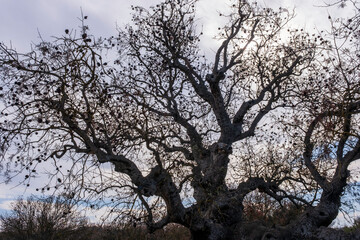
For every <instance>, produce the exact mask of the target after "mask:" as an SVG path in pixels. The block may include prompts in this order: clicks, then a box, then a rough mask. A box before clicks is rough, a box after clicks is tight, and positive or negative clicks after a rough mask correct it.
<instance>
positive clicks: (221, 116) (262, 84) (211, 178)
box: [0, 0, 360, 239]
mask: <svg viewBox="0 0 360 240" xmlns="http://www.w3.org/2000/svg"><path fill="white" fill-rule="evenodd" d="M196 2H197V1H196V0H178V1H169V0H166V1H164V2H163V3H160V4H158V5H156V6H153V7H151V8H150V9H144V8H142V7H133V11H134V13H133V18H132V23H131V24H130V25H127V26H126V27H125V28H123V29H119V30H118V35H117V36H114V37H110V38H96V37H95V36H93V35H91V32H90V31H89V28H88V26H87V25H86V18H87V17H86V16H84V17H83V18H82V28H81V29H80V33H78V32H76V31H75V30H68V29H66V30H65V32H64V34H63V35H62V36H60V37H57V38H56V39H55V40H54V41H53V42H46V41H43V42H40V43H39V44H37V45H34V46H33V49H32V51H31V52H29V53H25V54H23V53H19V52H17V51H16V50H15V49H13V48H10V47H8V46H6V45H5V44H1V45H0V63H1V65H0V66H1V67H0V78H1V83H0V86H1V87H0V90H1V100H2V105H1V108H2V109H1V116H0V120H1V131H0V136H1V140H0V144H1V153H2V155H1V156H2V164H3V165H2V167H3V172H4V173H5V174H7V176H8V177H9V178H11V176H13V175H14V174H24V183H25V184H30V183H31V180H32V178H33V177H34V176H36V175H37V174H39V173H38V169H40V168H41V166H45V167H46V168H47V169H48V170H49V172H48V175H49V177H50V178H49V182H48V183H46V184H44V188H43V189H42V190H43V191H46V190H49V189H54V188H60V187H62V188H65V189H67V190H68V191H69V194H71V195H72V197H74V198H79V199H82V200H84V201H88V203H89V205H90V207H92V208H97V207H101V206H103V205H106V206H108V207H110V208H111V210H110V211H111V212H112V213H113V214H115V216H117V217H118V218H119V219H122V218H125V219H127V220H129V221H130V220H131V221H137V222H142V223H146V225H147V226H148V228H149V230H150V231H155V230H156V229H159V228H162V227H164V226H165V225H167V224H169V223H178V224H181V225H183V226H185V227H187V228H189V230H190V231H191V234H192V237H193V239H270V238H272V237H276V238H277V239H306V238H311V237H314V238H315V237H318V238H319V239H321V236H323V234H324V232H326V230H327V229H326V227H327V226H329V225H330V224H331V222H332V221H333V220H334V219H335V218H336V216H337V214H338V212H339V209H340V207H341V200H342V199H341V197H342V195H343V193H344V191H345V190H346V189H347V188H348V187H349V186H350V185H349V184H351V182H350V180H351V179H350V178H351V176H350V171H349V166H350V164H352V163H353V162H355V161H356V160H358V159H359V158H360V141H359V137H360V125H359V123H360V121H359V120H360V119H359V113H360V82H359V67H360V64H359V62H360V61H359V60H360V52H359V50H360V49H359V36H360V34H359V28H358V26H359V17H358V16H359V14H358V13H359V10H358V8H356V6H357V5H356V3H354V7H355V8H356V13H357V14H356V15H355V16H354V17H352V18H350V19H348V20H343V21H341V20H336V19H331V17H329V21H330V22H331V23H332V29H331V31H330V32H319V33H314V34H313V33H309V32H307V31H306V30H304V29H292V28H291V27H290V26H289V24H288V23H289V22H290V21H291V19H292V18H293V16H294V15H293V13H291V11H289V10H287V9H282V8H280V9H279V10H273V9H271V8H262V7H261V6H258V5H257V4H256V3H250V2H247V1H243V0H239V1H236V2H234V4H233V5H232V11H231V13H229V14H228V15H224V17H225V18H226V19H227V20H228V23H227V24H226V25H225V26H224V27H223V28H221V29H219V30H220V31H219V32H220V33H219V35H218V36H217V39H218V40H219V47H218V49H217V50H216V51H215V53H214V54H213V55H214V56H213V58H209V57H208V55H209V54H206V53H205V50H203V49H201V48H200V46H201V44H200V42H201V41H202V32H201V30H200V31H199V29H200V28H199V26H197V21H196V16H195V13H196V8H195V7H196V6H195V5H196ZM51 165H52V166H54V167H53V168H51V167H49V166H51ZM50 169H53V171H50ZM40 190H41V189H40ZM253 197H260V198H262V199H265V198H267V199H270V201H271V202H272V203H273V204H274V209H275V208H282V207H283V206H286V207H289V206H291V208H297V209H299V211H297V214H296V216H295V217H294V218H293V219H292V221H290V222H287V223H282V225H281V226H280V225H276V226H273V227H269V226H266V225H260V224H255V223H254V222H252V221H251V219H249V218H247V216H246V214H247V213H249V212H248V211H246V209H247V208H246V207H247V205H246V203H247V202H248V201H249V199H251V198H253ZM95 199H96V200H95ZM254 224H255V225H254Z"/></svg>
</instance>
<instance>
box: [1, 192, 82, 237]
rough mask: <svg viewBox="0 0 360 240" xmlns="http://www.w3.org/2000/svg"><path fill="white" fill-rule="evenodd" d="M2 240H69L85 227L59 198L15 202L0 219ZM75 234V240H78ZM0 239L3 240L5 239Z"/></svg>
mask: <svg viewBox="0 0 360 240" xmlns="http://www.w3.org/2000/svg"><path fill="white" fill-rule="evenodd" d="M0 221H1V227H2V232H3V233H5V234H6V235H5V236H6V238H5V239H9V240H11V239H16V240H20V239H44V240H45V239H54V240H55V239H69V237H71V236H75V235H74V233H75V230H77V229H79V228H80V227H83V226H85V224H86V222H87V221H86V219H85V218H84V217H82V216H81V215H79V213H78V212H77V211H75V210H74V205H73V204H71V203H70V202H69V201H68V200H64V199H61V198H60V197H56V198H55V197H47V198H43V199H35V198H34V197H29V198H28V199H27V200H23V199H21V198H20V199H18V200H17V201H16V202H14V203H13V205H12V210H11V213H10V214H9V215H1V216H0ZM79 235H80V234H79V232H76V237H77V239H81V237H80V236H79ZM5 236H4V237H5Z"/></svg>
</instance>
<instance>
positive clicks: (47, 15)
mask: <svg viewBox="0 0 360 240" xmlns="http://www.w3.org/2000/svg"><path fill="white" fill-rule="evenodd" d="M329 1H330V0H329ZM157 2H160V1H157V0H102V1H99V0H0V6H1V7H0V41H1V42H3V43H5V44H7V45H10V44H12V46H13V47H15V48H16V49H17V50H19V51H23V52H26V51H29V50H30V45H31V43H37V42H39V33H40V34H41V36H42V37H43V38H44V39H46V40H49V39H51V36H59V35H62V34H64V30H65V29H76V28H77V27H78V26H79V24H80V22H79V21H78V19H77V18H78V17H79V16H81V9H82V12H83V13H84V15H88V16H89V18H88V24H89V26H90V30H91V32H92V33H93V34H94V35H95V36H103V37H108V36H111V35H114V34H116V26H119V27H122V26H124V25H125V24H126V23H128V22H129V21H130V18H131V16H130V12H131V10H130V9H131V5H142V6H145V7H146V6H149V5H152V4H154V3H155V4H156V3H157ZM259 3H260V4H263V5H265V6H266V7H274V8H278V7H280V6H281V7H285V8H289V9H294V8H295V11H296V13H297V17H296V19H295V20H294V22H293V24H294V25H298V26H300V27H305V28H307V29H309V30H312V29H314V28H315V26H316V27H317V28H318V29H322V28H327V27H329V22H328V15H329V14H330V15H332V16H333V17H337V16H343V17H346V15H351V13H352V10H351V8H349V7H348V8H344V9H343V8H339V7H332V8H323V7H318V6H321V5H324V1H321V0H260V1H259ZM229 4H230V1H226V0H200V1H199V4H198V19H199V25H200V26H203V30H204V34H205V36H204V38H205V39H207V40H206V41H205V43H203V45H202V46H205V47H206V48H209V49H203V51H209V50H215V49H216V44H215V43H214V41H212V40H211V38H212V37H213V36H214V34H215V33H216V32H217V28H218V27H220V26H221V24H220V22H219V21H220V19H219V17H218V11H222V10H223V9H226V7H227V5H229ZM0 181H1V179H0ZM37 181H38V182H39V181H40V182H41V181H42V180H41V179H38V180H37ZM17 184H18V182H17V181H16V179H15V180H14V181H13V182H11V183H10V184H8V185H4V184H1V183H0V213H1V209H8V208H9V202H11V201H12V200H13V199H15V198H17V197H18V196H19V195H22V194H25V195H29V194H31V193H35V192H34V191H33V189H28V190H26V191H25V190H24V189H25V188H24V187H23V186H22V185H20V186H17V187H14V186H16V185H17ZM33 186H36V183H35V184H34V185H33ZM34 188H35V187H34Z"/></svg>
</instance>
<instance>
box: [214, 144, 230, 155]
mask: <svg viewBox="0 0 360 240" xmlns="http://www.w3.org/2000/svg"><path fill="white" fill-rule="evenodd" d="M210 150H211V151H212V152H214V153H218V154H231V153H232V146H231V144H227V143H222V142H219V143H214V144H213V145H212V146H211V147H210Z"/></svg>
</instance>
